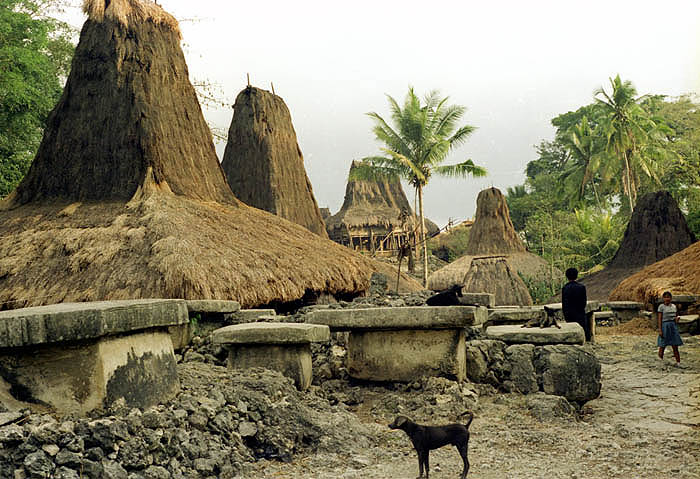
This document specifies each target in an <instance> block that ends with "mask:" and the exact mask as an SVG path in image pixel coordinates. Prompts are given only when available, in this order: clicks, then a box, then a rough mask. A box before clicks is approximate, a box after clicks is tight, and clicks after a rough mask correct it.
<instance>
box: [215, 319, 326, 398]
mask: <svg viewBox="0 0 700 479" xmlns="http://www.w3.org/2000/svg"><path fill="white" fill-rule="evenodd" d="M330 339H331V334H330V330H329V329H328V326H321V325H316V324H299V323H272V322H270V323H267V322H256V323H245V324H234V325H232V326H226V327H224V328H220V329H217V330H216V331H214V332H213V333H212V341H213V342H214V344H219V345H221V346H223V347H225V348H226V349H227V350H228V366H229V368H231V369H233V368H237V369H246V368H252V367H263V368H268V369H272V370H275V371H279V372H281V373H282V374H284V375H285V376H287V377H289V378H292V379H293V380H294V383H295V384H296V386H297V388H298V389H299V390H301V391H304V390H306V389H308V387H309V386H310V385H311V379H312V370H311V343H319V342H328V341H330Z"/></svg>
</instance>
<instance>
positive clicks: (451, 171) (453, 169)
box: [433, 160, 488, 178]
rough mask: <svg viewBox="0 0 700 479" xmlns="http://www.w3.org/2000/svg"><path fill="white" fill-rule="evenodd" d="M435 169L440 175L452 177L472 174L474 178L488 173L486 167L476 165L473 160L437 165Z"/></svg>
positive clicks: (463, 176)
mask: <svg viewBox="0 0 700 479" xmlns="http://www.w3.org/2000/svg"><path fill="white" fill-rule="evenodd" d="M433 171H434V172H435V173H436V174H438V175H440V176H447V177H452V178H465V177H467V176H470V175H471V176H473V177H474V178H480V177H483V176H486V175H487V174H488V171H486V168H484V167H483V166H478V165H475V164H474V162H473V161H472V160H466V161H464V162H462V163H457V164H456V165H442V166H436V167H435V168H434V169H433Z"/></svg>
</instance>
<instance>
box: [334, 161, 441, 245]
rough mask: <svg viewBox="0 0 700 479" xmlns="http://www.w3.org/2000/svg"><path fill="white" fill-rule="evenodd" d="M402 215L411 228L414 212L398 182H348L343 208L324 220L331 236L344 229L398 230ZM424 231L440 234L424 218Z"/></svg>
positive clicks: (437, 229) (351, 167) (355, 163)
mask: <svg viewBox="0 0 700 479" xmlns="http://www.w3.org/2000/svg"><path fill="white" fill-rule="evenodd" d="M356 166H357V162H355V161H353V162H352V164H351V165H350V171H352V170H353V168H355V167H356ZM402 212H406V213H408V216H409V218H408V226H409V227H413V219H412V218H413V216H412V215H413V210H412V208H411V205H410V204H409V203H408V199H407V198H406V194H405V193H404V191H403V188H402V187H401V182H400V181H399V180H398V179H397V180H394V181H390V180H382V181H367V180H349V181H348V183H347V186H346V187H345V199H344V200H343V206H342V207H341V208H340V210H339V211H338V212H337V213H336V214H334V215H333V216H331V217H330V218H328V219H326V228H327V229H328V232H329V233H331V232H333V231H334V230H341V229H345V228H364V227H368V226H382V227H384V228H389V227H391V226H392V225H393V226H399V224H400V222H399V216H400V215H401V214H402ZM425 227H426V229H427V232H428V234H435V233H437V232H438V231H439V228H438V226H437V225H436V224H435V223H433V222H432V221H430V220H429V219H427V218H426V219H425ZM331 236H334V235H333V234H331Z"/></svg>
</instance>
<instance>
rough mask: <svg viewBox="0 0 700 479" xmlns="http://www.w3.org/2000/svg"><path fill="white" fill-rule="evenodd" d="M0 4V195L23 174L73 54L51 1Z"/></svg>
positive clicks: (9, 0)
mask: <svg viewBox="0 0 700 479" xmlns="http://www.w3.org/2000/svg"><path fill="white" fill-rule="evenodd" d="M3 3H4V4H3V6H2V8H0V197H2V196H5V195H7V194H8V193H9V192H10V191H12V190H13V189H14V187H15V186H16V185H17V183H19V181H20V180H21V179H22V178H23V177H24V174H25V173H26V171H27V169H28V168H29V164H30V163H31V161H32V158H33V157H34V154H35V152H36V149H37V148H38V146H39V142H40V141H41V135H42V130H43V127H44V124H45V121H46V118H47V116H48V114H49V111H50V110H51V109H52V108H53V106H54V105H55V104H56V102H57V101H58V98H59V96H60V95H61V90H62V83H63V81H64V79H65V77H66V76H67V74H68V71H69V67H70V60H71V58H72V55H73V44H72V43H71V35H72V30H71V28H70V27H69V26H67V25H66V24H64V23H62V22H59V21H57V20H55V19H52V18H50V17H48V16H46V11H47V9H49V8H51V7H53V6H55V5H53V4H52V2H49V1H32V0H4V2H3Z"/></svg>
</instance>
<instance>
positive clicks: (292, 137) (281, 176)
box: [221, 86, 328, 238]
mask: <svg viewBox="0 0 700 479" xmlns="http://www.w3.org/2000/svg"><path fill="white" fill-rule="evenodd" d="M221 167H222V168H223V169H224V173H225V174H226V178H227V180H228V184H229V186H231V190H233V194H234V195H236V198H238V199H239V200H241V201H243V202H244V203H246V204H247V205H250V206H254V207H256V208H260V209H261V210H265V211H269V212H270V213H272V214H275V215H277V216H281V217H282V218H286V219H288V220H289V221H292V222H294V223H297V224H300V225H302V226H303V227H305V228H306V229H308V230H309V231H313V232H314V233H316V234H317V235H319V236H321V237H323V238H328V234H327V233H326V225H325V224H324V223H323V219H322V218H321V212H320V211H319V209H318V205H317V204H316V199H315V198H314V193H313V190H312V189H311V182H310V181H309V178H308V176H306V170H305V169H304V157H303V156H302V154H301V149H300V148H299V144H298V143H297V136H296V133H295V132H294V126H292V116H291V115H290V114H289V109H288V108H287V105H285V103H284V100H282V98H280V97H279V96H277V95H275V94H273V93H270V92H268V91H265V90H261V89H259V88H254V87H251V86H248V87H247V88H246V89H244V90H243V91H242V92H240V93H239V94H238V97H236V103H235V104H234V106H233V119H232V120H231V127H230V128H229V130H228V142H227V143H226V149H225V150H224V159H223V161H222V162H221Z"/></svg>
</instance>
